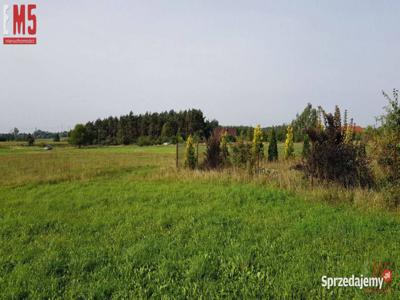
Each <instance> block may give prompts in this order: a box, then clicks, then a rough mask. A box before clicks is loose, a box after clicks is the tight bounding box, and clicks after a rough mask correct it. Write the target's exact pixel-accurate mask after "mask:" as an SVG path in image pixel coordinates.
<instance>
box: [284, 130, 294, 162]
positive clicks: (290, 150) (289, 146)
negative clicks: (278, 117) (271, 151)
mask: <svg viewBox="0 0 400 300" xmlns="http://www.w3.org/2000/svg"><path fill="white" fill-rule="evenodd" d="M291 157H294V143H293V127H292V126H288V128H287V133H286V141H285V158H286V159H288V158H291Z"/></svg>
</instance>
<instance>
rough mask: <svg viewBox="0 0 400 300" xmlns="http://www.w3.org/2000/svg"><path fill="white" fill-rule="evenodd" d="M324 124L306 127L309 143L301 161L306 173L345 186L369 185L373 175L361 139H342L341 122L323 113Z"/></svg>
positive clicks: (371, 183)
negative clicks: (353, 140) (346, 140)
mask: <svg viewBox="0 0 400 300" xmlns="http://www.w3.org/2000/svg"><path fill="white" fill-rule="evenodd" d="M323 116H324V120H325V128H322V127H319V128H315V129H310V130H307V134H308V136H309V138H310V140H311V143H312V147H311V151H310V154H309V156H308V157H307V159H306V162H305V165H304V169H303V170H304V172H305V174H306V175H308V176H310V177H313V178H317V179H320V180H324V181H334V182H337V183H339V184H341V185H342V186H344V187H351V186H356V185H359V186H362V187H366V186H372V185H373V177H372V173H371V170H370V168H369V162H368V160H367V155H366V151H365V145H363V144H361V143H357V144H356V143H345V141H344V132H343V131H342V127H341V126H340V123H338V122H337V121H335V118H334V116H333V115H332V114H327V113H325V112H324V113H323Z"/></svg>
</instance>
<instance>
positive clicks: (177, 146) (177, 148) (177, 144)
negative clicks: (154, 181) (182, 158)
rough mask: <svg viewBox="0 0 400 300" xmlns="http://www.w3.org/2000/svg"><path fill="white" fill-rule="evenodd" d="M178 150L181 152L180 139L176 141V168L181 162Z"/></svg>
mask: <svg viewBox="0 0 400 300" xmlns="http://www.w3.org/2000/svg"><path fill="white" fill-rule="evenodd" d="M178 152H179V141H176V168H177V169H178V168H179V162H178V159H179V154H178Z"/></svg>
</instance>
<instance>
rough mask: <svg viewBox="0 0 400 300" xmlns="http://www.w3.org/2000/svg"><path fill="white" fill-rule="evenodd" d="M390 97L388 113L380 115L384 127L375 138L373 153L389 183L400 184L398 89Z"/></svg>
mask: <svg viewBox="0 0 400 300" xmlns="http://www.w3.org/2000/svg"><path fill="white" fill-rule="evenodd" d="M383 95H384V96H385V97H386V98H387V99H388V101H389V105H388V106H387V107H386V114H385V115H383V116H381V117H380V120H381V122H382V127H381V128H380V129H379V131H378V133H377V134H376V135H375V136H374V138H373V153H374V154H375V158H376V160H377V162H378V164H379V166H380V168H381V170H382V171H383V173H384V176H385V178H384V179H385V180H386V181H387V182H388V183H397V184H400V103H399V95H398V90H396V89H395V90H393V96H392V97H390V96H389V95H387V94H386V93H385V92H383Z"/></svg>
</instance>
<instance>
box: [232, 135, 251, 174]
mask: <svg viewBox="0 0 400 300" xmlns="http://www.w3.org/2000/svg"><path fill="white" fill-rule="evenodd" d="M231 150H232V151H231V152H232V163H233V165H234V166H235V167H238V168H242V167H246V165H247V163H248V162H249V161H250V159H251V145H250V144H249V143H245V142H244V141H243V139H239V141H238V142H237V143H236V144H233V145H232V147H231Z"/></svg>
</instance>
